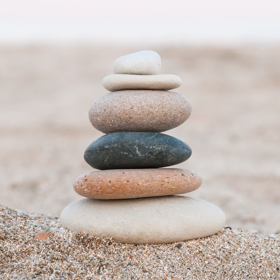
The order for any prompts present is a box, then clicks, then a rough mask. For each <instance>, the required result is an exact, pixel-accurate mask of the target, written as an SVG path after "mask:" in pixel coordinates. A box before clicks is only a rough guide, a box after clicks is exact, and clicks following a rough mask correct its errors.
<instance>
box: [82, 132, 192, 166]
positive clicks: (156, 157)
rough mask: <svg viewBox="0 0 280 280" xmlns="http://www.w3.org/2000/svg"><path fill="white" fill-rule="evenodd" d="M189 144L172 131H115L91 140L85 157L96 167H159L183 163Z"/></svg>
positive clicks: (188, 153) (186, 156)
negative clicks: (165, 132) (170, 133)
mask: <svg viewBox="0 0 280 280" xmlns="http://www.w3.org/2000/svg"><path fill="white" fill-rule="evenodd" d="M191 153H192V151H191V149H190V147H189V146H188V145H187V144H186V143H184V142H182V141H181V140H179V139H177V138H174V137H172V136H169V135H165V134H162V133H154V132H115V133H110V134H107V135H104V136H102V137H100V138H98V139H97V140H95V141H94V142H92V143H91V144H90V145H89V147H88V148H87V149H86V151H85V155H84V157H85V161H86V162H87V163H88V164H89V165H91V166H92V167H94V168H96V169H102V170H104V169H119V168H120V169H125V168H157V167H164V166H170V165H174V164H178V163H181V162H183V161H185V160H187V159H188V158H189V157H190V156H191Z"/></svg>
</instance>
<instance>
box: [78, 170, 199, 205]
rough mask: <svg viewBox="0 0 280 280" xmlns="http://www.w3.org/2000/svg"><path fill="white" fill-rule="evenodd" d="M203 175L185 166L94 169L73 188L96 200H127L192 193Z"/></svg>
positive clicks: (80, 193) (83, 176)
mask: <svg viewBox="0 0 280 280" xmlns="http://www.w3.org/2000/svg"><path fill="white" fill-rule="evenodd" d="M201 182H202V179H201V177H200V176H199V175H198V174H197V173H195V172H193V171H188V170H185V169H177V168H159V169H115V170H104V171H94V172H91V173H88V174H85V175H82V176H80V177H78V178H77V179H76V181H75V183H74V190H75V191H76V192H77V193H78V194H79V195H82V196H85V197H88V198H95V199H128V198H139V197H151V196H165V195H172V194H183V193H187V192H191V191H194V190H196V189H197V188H199V187H200V185H201Z"/></svg>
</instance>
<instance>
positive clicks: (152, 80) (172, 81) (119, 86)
mask: <svg viewBox="0 0 280 280" xmlns="http://www.w3.org/2000/svg"><path fill="white" fill-rule="evenodd" d="M102 84H103V86H104V88H106V89H107V90H109V91H117V90H125V89H154V90H170V89H174V88H177V87H179V86H180V85H181V84H182V80H181V78H180V77H178V76H176V75H173V74H163V75H126V74H112V75H109V76H106V77H105V78H104V79H103V80H102Z"/></svg>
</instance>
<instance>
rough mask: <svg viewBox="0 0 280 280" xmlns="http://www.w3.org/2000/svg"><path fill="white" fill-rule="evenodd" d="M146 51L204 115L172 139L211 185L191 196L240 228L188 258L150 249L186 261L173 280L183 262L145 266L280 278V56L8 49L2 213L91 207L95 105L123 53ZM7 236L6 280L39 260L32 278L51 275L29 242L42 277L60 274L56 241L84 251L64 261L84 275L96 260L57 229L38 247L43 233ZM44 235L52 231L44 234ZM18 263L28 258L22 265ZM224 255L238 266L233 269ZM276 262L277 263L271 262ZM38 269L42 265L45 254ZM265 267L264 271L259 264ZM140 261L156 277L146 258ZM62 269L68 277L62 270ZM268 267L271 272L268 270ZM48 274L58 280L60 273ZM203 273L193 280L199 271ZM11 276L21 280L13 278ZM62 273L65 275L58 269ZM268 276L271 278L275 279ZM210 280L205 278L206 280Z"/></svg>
mask: <svg viewBox="0 0 280 280" xmlns="http://www.w3.org/2000/svg"><path fill="white" fill-rule="evenodd" d="M141 49H153V50H155V51H157V52H158V53H159V54H160V55H161V57H162V70H161V72H160V73H162V74H164V73H174V74H176V75H178V76H180V77H181V78H182V81H183V84H182V86H181V87H180V88H178V89H176V91H177V92H179V93H181V94H184V95H185V96H186V97H187V98H188V99H189V100H190V101H191V103H192V106H193V112H192V115H191V116H190V118H189V119H188V120H187V122H185V123H184V124H183V125H181V126H180V127H178V128H175V129H172V130H170V131H167V132H166V133H167V134H169V135H171V136H174V137H178V138H179V139H181V140H183V141H185V142H186V143H187V144H188V145H189V146H190V147H191V148H192V150H193V154H192V157H191V158H190V159H189V160H188V161H187V162H185V163H182V164H180V165H177V166H175V167H178V168H186V169H190V170H194V171H196V172H198V173H199V174H200V175H201V177H202V179H203V183H202V186H201V187H200V188H199V189H198V190H196V191H195V192H193V193H191V195H192V196H193V197H197V198H202V199H205V200H208V201H209V202H212V203H214V204H216V205H217V206H219V207H220V208H221V209H223V211H224V212H225V214H226V216H227V222H226V225H227V226H230V227H232V228H233V230H229V229H227V230H225V231H223V232H222V233H220V234H218V235H216V236H214V237H212V238H206V239H200V240H198V241H189V242H187V243H182V244H183V247H182V248H187V247H186V246H191V250H189V251H183V250H177V249H175V248H174V246H173V247H170V246H171V245H170V246H169V245H165V246H154V247H153V246H150V247H149V250H151V251H152V252H158V254H159V256H160V255H161V254H164V252H165V251H168V252H169V251H170V254H172V253H173V254H174V252H175V251H174V252H172V250H171V248H173V250H177V251H178V252H184V253H182V254H183V257H182V258H183V261H180V262H179V263H180V264H178V265H179V266H180V267H179V266H178V267H176V269H175V265H174V264H173V265H174V273H173V274H172V273H171V270H172V267H171V263H174V262H171V260H173V261H174V259H173V257H174V255H172V256H173V257H172V258H170V260H169V257H168V256H166V257H163V258H164V260H163V261H162V262H163V263H162V264H161V263H160V261H159V259H156V258H155V259H153V260H154V261H152V260H150V261H146V263H147V264H148V263H149V264H150V265H151V266H152V264H154V266H155V268H157V271H158V272H157V273H163V275H166V276H162V278H161V279H164V277H166V278H167V277H175V276H176V277H179V278H180V277H181V278H182V277H186V275H194V274H186V273H187V272H188V271H187V270H186V269H187V268H186V267H187V266H185V265H186V264H191V265H192V266H190V268H191V269H192V268H193V269H194V270H193V271H198V270H199V269H200V271H201V272H200V273H206V271H207V270H208V268H207V267H208V264H206V263H205V262H206V261H208V262H209V264H211V267H209V271H210V272H209V273H211V271H213V272H214V273H215V275H218V274H217V273H218V272H217V271H220V272H219V273H221V271H222V270H225V271H226V273H228V275H229V276H228V278H227V279H230V277H231V276H230V275H233V276H235V277H236V279H244V278H249V276H248V277H247V275H246V274H245V273H249V274H251V271H252V272H254V273H255V275H257V274H256V273H259V275H260V276H259V277H260V279H274V278H275V279H277V278H279V275H278V277H277V276H276V274H275V273H276V270H275V269H276V259H275V258H276V255H277V254H278V257H279V249H276V248H279V243H277V242H278V240H279V238H278V236H279V235H278V233H279V232H280V223H279V220H280V203H279V202H280V192H279V182H280V165H279V158H280V149H279V142H280V130H279V119H280V110H279V108H280V98H279V93H280V79H279V77H280V47H279V46H244V47H242V46H240V47H209V46H208V47H207V46H205V47H190V46H186V47H183V46H181V47H180V46H176V47H174V46H170V47H163V46H161V47H153V46H147V45H143V46H137V47H133V46H126V47H124V46H122V47H121V46H110V45H106V46H97V45H87V46H83V45H76V46H47V45H45V46H43V45H42V46H0V111H1V117H0V155H1V156H0V178H1V180H0V189H1V196H0V204H3V205H5V206H8V207H10V208H12V209H20V210H22V211H24V212H36V213H43V214H51V215H53V216H58V215H59V214H60V212H61V210H62V209H63V208H64V207H65V206H66V205H67V204H69V203H71V202H72V201H74V200H77V199H80V197H79V196H78V195H77V194H76V193H75V192H74V191H73V187H72V185H73V181H74V180H75V179H76V178H77V177H78V176H80V175H81V174H84V173H88V172H91V171H92V168H91V167H90V166H88V165H87V164H86V163H85V162H84V160H83V153H84V150H85V149H86V147H87V146H88V145H89V144H90V143H91V142H92V141H93V140H95V139H96V138H98V137H99V136H101V135H102V133H100V132H98V131H96V130H95V129H94V128H93V127H92V126H91V124H90V122H89V120H88V116H87V113H88V109H89V107H90V105H91V103H92V102H93V101H94V100H95V99H96V98H98V97H100V96H102V95H103V94H105V93H106V92H107V91H106V90H105V89H104V88H103V87H102V85H101V82H102V79H103V77H105V76H106V75H109V74H112V63H113V61H114V60H115V59H116V58H117V57H119V56H121V55H124V54H127V53H132V52H134V51H138V50H141ZM12 213H14V212H12ZM40 217H41V216H40ZM26 219H27V224H28V228H30V224H31V220H30V219H31V218H29V217H28V216H26ZM42 219H43V218H42ZM44 220H45V221H46V222H50V223H51V222H54V224H55V225H56V224H57V223H58V220H57V219H54V218H50V219H45V218H44ZM2 221H3V220H1V222H2ZM16 222H17V221H16V220H15V216H13V218H12V220H11V224H13V225H16ZM40 223H41V222H40ZM19 225H20V223H19ZM57 227H58V228H59V226H57ZM3 229H4V231H6V232H7V234H8V238H7V239H6V240H5V244H7V246H8V247H7V248H10V249H9V253H8V251H4V252H2V254H4V253H5V254H10V257H9V258H10V263H8V260H7V259H6V260H7V261H5V262H4V266H3V258H1V260H2V263H1V265H2V266H1V269H3V270H5V271H8V270H9V269H10V270H12V269H13V268H14V267H16V268H15V269H14V273H24V272H20V271H21V270H20V268H19V267H20V266H21V267H22V266H24V263H25V262H29V264H28V265H26V269H31V270H32V269H33V267H34V269H35V268H37V270H38V273H39V272H40V269H39V268H40V264H39V263H40V261H39V259H40V257H39V255H38V263H36V262H35V263H34V265H33V264H32V263H30V260H31V258H29V255H28V254H27V253H25V259H24V258H21V257H20V254H18V251H17V250H20V246H21V245H20V244H22V246H26V248H27V247H28V246H34V247H32V248H34V250H35V249H36V248H37V249H36V250H41V251H40V252H41V253H40V254H42V256H43V255H44V256H45V258H46V260H45V261H42V262H43V265H42V268H41V270H43V268H44V267H45V269H46V270H48V269H51V268H50V267H52V269H54V267H55V265H54V263H51V257H50V255H49V254H48V252H49V250H51V248H50V246H51V245H49V246H48V245H47V246H48V247H47V248H46V247H44V246H46V245H44V244H52V246H59V244H60V243H58V241H56V240H57V239H55V236H56V234H58V235H59V234H61V236H62V235H63V236H65V239H63V240H66V241H65V242H66V243H65V244H66V245H67V246H68V245H69V244H73V250H74V251H75V252H76V254H77V255H75V254H74V253H73V257H68V255H67V260H65V262H66V263H68V264H69V265H70V263H71V262H73V266H76V258H78V257H82V256H81V255H83V253H82V252H84V250H86V249H85V247H83V246H84V245H81V244H82V243H79V242H80V241H77V240H78V239H76V237H75V236H76V235H73V234H71V233H69V232H67V231H65V232H62V233H59V232H61V231H60V230H58V231H52V232H51V237H50V238H49V239H48V240H46V241H44V242H43V241H40V242H39V241H38V242H37V241H36V242H37V243H36V242H35V241H34V238H33V237H32V236H33V235H34V234H35V231H34V234H33V231H32V230H30V232H29V230H26V231H25V229H24V227H23V228H19V226H18V227H16V228H15V230H17V231H18V233H17V232H14V233H12V232H10V231H9V228H7V227H6V226H5V227H4V228H2V229H1V231H3ZM11 229H12V228H11ZM36 230H37V231H40V230H45V229H42V228H41V227H36ZM246 230H248V232H246ZM21 231H22V233H20V232H21ZM23 232H25V233H23ZM263 234H266V235H263ZM270 234H274V235H275V238H273V237H269V235H270ZM25 235H26V237H24V236H25ZM274 235H273V236H274ZM1 236H2V235H1ZM70 237H71V238H70ZM25 238H31V239H28V240H30V243H26V244H25V243H24V240H25ZM61 238H62V237H61ZM243 238H244V239H243ZM239 239H240V240H241V241H240V242H239V241H238V240H239ZM20 240H22V241H20ZM85 240H89V241H87V242H86V243H87V244H90V245H89V247H90V246H93V247H92V248H95V247H94V246H97V247H98V246H100V247H98V250H99V251H98V252H99V254H100V255H101V256H104V255H103V253H102V250H103V249H104V251H105V252H107V253H108V252H109V251H110V250H113V251H112V252H118V255H119V254H120V252H121V251H119V250H121V249H120V248H122V247H118V246H119V245H118V246H117V245H116V244H115V243H113V244H115V245H114V246H113V247H108V248H107V247H106V245H105V244H107V243H108V242H109V241H108V240H107V239H104V240H99V241H98V240H97V239H96V241H94V240H95V239H93V240H92V239H85ZM106 240H107V241H106ZM225 240H227V242H233V243H232V244H231V245H228V246H230V248H231V249H232V250H233V251H234V250H235V251H234V252H232V254H231V255H232V257H230V258H229V257H228V256H229V254H228V255H227V253H226V252H228V251H227V249H225V248H226V247H225V246H227V245H226V242H225ZM242 240H243V242H242ZM2 241H3V240H2V239H1V242H2ZM31 241H32V242H31ZM34 242H35V243H34ZM48 242H51V243H48ZM68 242H70V243H68ZM75 242H76V243H75ZM106 242H107V243H106ZM110 242H111V241H110ZM207 242H208V243H207ZM24 244H25V245H24ZM28 244H30V245H28ZM32 244H33V245H32ZM36 244H37V245H36ZM63 244H64V243H63ZM98 244H101V245H98ZM102 244H103V245H102ZM187 244H189V245H187ZM192 244H193V245H192ZM198 244H200V245H198ZM207 244H208V245H209V244H212V245H211V246H210V245H209V246H208V245H207ZM233 244H237V245H233ZM260 244H261V245H260ZM66 245H65V246H66ZM5 246H6V245H5ZM36 246H37V247H36ZM40 246H42V247H40ZM67 246H66V247H67ZM71 246H72V245H71ZM102 246H103V247H102ZM115 246H116V247H115ZM123 246H124V248H129V249H127V250H132V252H134V253H135V254H138V253H139V252H140V251H138V249H139V248H137V250H136V249H135V248H134V247H133V246H130V245H129V246H128V245H123ZM223 246H224V247H223ZM234 246H235V247H234ZM250 246H251V247H250ZM66 247H65V248H66ZM1 248H2V247H1ZM44 248H45V249H44ZM82 248H83V250H82ZM110 248H111V249H110ZM114 248H115V249H114ZM140 248H142V249H139V250H142V251H145V248H146V247H145V246H143V247H140ZM198 248H201V251H202V252H204V251H205V252H208V253H209V254H210V250H212V254H214V255H215V254H216V255H221V256H223V258H222V259H221V260H220V261H218V260H217V259H215V257H214V256H213V255H212V256H213V257H210V258H209V259H210V260H206V256H204V257H203V256H202V253H200V252H199V249H198ZM233 248H235V249H233ZM238 248H241V249H240V250H239V249H238ZM269 248H271V250H270V249H269ZM5 250H6V249H5ZM27 250H28V249H27ZM32 250H33V249H32ZM32 250H31V252H32ZM65 250H66V249H65ZM69 250H70V249H69ZM76 250H77V251H76ZM94 250H95V249H93V250H89V251H86V252H87V253H85V258H84V259H85V260H86V261H89V260H90V259H91V258H89V259H88V258H87V257H88V256H91V254H94V252H95V251H94ZM108 250H109V251H108ZM114 250H116V251H114ZM249 250H251V252H250V251H249ZM269 250H270V252H269ZM275 250H276V251H275ZM277 250H278V251H277ZM177 251H176V252H177ZM62 252H63V253H62V256H64V257H62V258H64V259H65V258H66V257H65V255H63V254H65V252H66V251H62ZM77 252H81V253H80V254H78V253H77ZM110 252H111V251H110ZM187 252H189V254H190V255H188V254H187ZM195 252H196V253H197V255H195V254H196V253H195ZM242 252H244V253H243V254H242ZM245 252H247V253H245ZM208 253H207V254H208ZM15 254H16V255H17V258H18V259H14V261H12V260H13V258H14V257H15ZM32 254H33V253H32ZM57 254H60V253H57ZM104 254H105V253H104ZM111 254H113V255H114V253H111ZM141 254H142V252H141ZM259 254H263V256H261V255H259ZM54 255H56V254H54ZM113 255H112V256H113ZM180 256H181V253H180V255H179V257H180ZM186 256H188V257H189V256H190V258H191V257H192V258H193V260H192V261H191V262H189V261H190V259H189V258H187V257H186ZM255 256H259V257H255ZM7 257H8V256H6V258H7ZM115 257H116V256H115ZM139 257H140V253H139V256H138V258H139ZM224 257H227V259H228V260H229V261H226V260H225V262H224ZM265 258H270V260H269V261H266V260H265ZM33 259H34V260H36V257H35V255H34V258H33ZM124 259H125V260H126V257H124ZM151 259H152V258H151ZM186 259H187V260H186ZM122 260H123V259H122V258H120V259H119V260H118V259H117V257H116V260H115V261H116V263H115V264H114V261H109V262H106V260H105V261H102V264H103V266H102V267H101V268H100V269H99V270H100V271H103V267H104V264H105V263H109V265H108V266H114V265H115V266H117V267H118V269H119V270H120V273H122V272H123V271H124V268H123V265H122V262H123V263H124V264H126V262H124V261H122ZM273 260H274V262H273ZM238 261H240V263H238ZM44 262H45V264H46V265H45V264H44ZM261 262H262V264H260V265H259V266H256V265H255V264H256V263H261ZM16 263H17V264H16ZM77 263H78V261H77ZM86 263H87V262H86ZM139 263H140V264H141V265H142V266H143V269H144V270H145V269H146V268H145V260H144V258H143V260H142V259H141V262H140V261H139ZM165 263H168V266H167V265H166V266H167V267H168V268H167V271H166V270H165V269H164V267H165ZM50 264H51V265H50ZM222 264H224V267H223V269H222V266H221V265H222ZM231 265H233V266H234V268H235V270H236V271H238V273H241V271H242V270H243V271H244V274H243V276H242V277H239V278H238V276H237V275H238V274H237V272H236V273H235V272H234V271H235V270H231V269H230V266H231ZM58 266H59V267H60V268H61V269H64V266H62V264H60V262H58ZM260 266H261V267H260ZM65 267H67V273H72V272H71V268H69V267H68V266H67V265H65ZM199 267H200V268H199ZM215 267H216V270H215ZM257 267H258V269H259V271H258V272H257ZM263 267H266V268H265V269H264V270H262V268H263ZM210 268H211V269H210ZM80 269H81V270H82V269H83V268H82V267H81V268H80ZM96 269H97V268H96ZM104 269H105V268H104ZM133 269H135V270H128V269H127V268H126V271H127V272H126V273H130V272H131V273H134V272H135V275H136V274H137V273H144V272H141V270H138V268H136V267H134V268H133ZM143 269H142V270H143ZM184 269H185V270H184ZM54 270H56V269H54ZM74 270H75V269H74V268H73V271H74ZM177 270H178V274H176V271H177ZM48 271H49V272H48V273H49V275H51V270H48ZM96 271H97V270H96ZM104 271H105V270H104ZM110 271H112V270H110ZM129 271H130V272H129ZM133 271H134V272H133ZM139 271H140V272H139ZM150 271H153V270H150ZM193 271H191V272H188V273H194V272H193ZM230 271H231V272H230ZM179 272H180V273H182V274H180V273H179ZM9 273H10V274H9V275H12V273H13V272H12V271H11V272H9ZM26 273H27V272H26ZM31 273H37V272H31ZM55 273H61V272H59V269H57V272H55ZM73 273H75V272H73ZM102 273H103V272H102ZM104 273H105V272H104ZM110 273H111V272H110ZM112 273H113V272H112ZM164 273H165V274H164ZM230 273H231V274H230ZM265 273H271V274H270V276H265V275H266V274H265ZM273 273H274V275H275V276H274V278H273ZM22 275H24V274H21V276H19V277H18V278H20V279H23V278H24V276H22ZM27 275H31V274H27ZM96 275H97V274H96ZM142 275H144V274H142ZM182 275H185V276H182ZM201 275H203V274H201ZM208 275H210V274H208ZM239 275H241V274H239ZM271 275H272V276H271ZM150 276H151V275H150ZM150 276H149V277H150ZM233 276H232V277H233ZM36 277H37V276H36ZM58 277H59V276H53V278H58ZM61 277H62V276H61ZM69 277H70V276H69ZM135 277H136V276H135ZM159 277H160V276H159ZM190 277H195V276H190ZM199 277H200V278H201V279H203V277H202V276H199ZM199 277H198V278H199ZM7 278H8V277H7ZM10 278H11V277H10ZM14 278H16V277H14ZM26 278H30V277H29V276H26ZM128 278H129V276H128ZM136 278H137V277H136ZM140 278H142V279H143V277H142V276H141V277H140ZM167 279H168V278H167ZM188 279H192V278H188ZM193 279H195V278H193ZM206 279H207V278H206ZM208 279H209V278H208ZM217 279H219V277H218V276H217ZM220 279H221V278H220ZM232 279H234V278H232ZM253 279H256V277H253Z"/></svg>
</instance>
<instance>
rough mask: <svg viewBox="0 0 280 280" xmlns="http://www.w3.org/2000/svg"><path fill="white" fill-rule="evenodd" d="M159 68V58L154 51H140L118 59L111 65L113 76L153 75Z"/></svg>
mask: <svg viewBox="0 0 280 280" xmlns="http://www.w3.org/2000/svg"><path fill="white" fill-rule="evenodd" d="M160 68H161V58H160V56H159V54H158V53H157V52H154V51H140V52H135V53H132V54H127V55H124V56H121V57H119V58H118V59H116V60H115V62H114V64H113V71H114V73H115V74H133V75H135V74H136V75H155V74H158V73H159V71H160Z"/></svg>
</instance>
